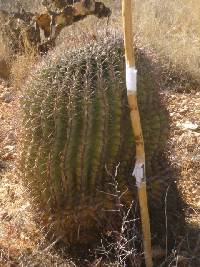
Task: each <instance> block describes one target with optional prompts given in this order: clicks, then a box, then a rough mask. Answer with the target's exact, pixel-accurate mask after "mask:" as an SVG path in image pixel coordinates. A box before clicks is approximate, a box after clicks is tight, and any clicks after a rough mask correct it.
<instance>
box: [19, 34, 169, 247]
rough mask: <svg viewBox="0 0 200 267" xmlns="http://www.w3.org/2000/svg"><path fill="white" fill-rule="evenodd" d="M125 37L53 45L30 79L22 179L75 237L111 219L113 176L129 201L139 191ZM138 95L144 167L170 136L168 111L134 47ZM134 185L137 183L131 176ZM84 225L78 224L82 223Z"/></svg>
mask: <svg viewBox="0 0 200 267" xmlns="http://www.w3.org/2000/svg"><path fill="white" fill-rule="evenodd" d="M124 65H125V62H124V51H123V42H122V40H121V38H118V37H114V36H111V37H109V38H106V40H103V41H102V40H100V41H98V42H97V41H93V42H90V43H89V44H87V45H85V47H84V48H80V49H76V50H73V49H72V50H70V51H67V52H66V51H63V52H62V50H61V52H58V51H56V52H55V53H54V54H52V55H51V56H50V58H48V59H46V60H44V62H43V63H42V64H41V66H40V67H38V69H37V70H36V71H35V72H34V73H33V74H32V76H31V77H30V78H29V80H28V81H27V83H26V86H25V90H24V94H23V98H22V111H23V125H24V127H23V138H22V156H21V166H22V170H23V173H24V181H25V184H26V186H27V187H28V188H29V190H30V194H31V195H32V196H33V199H34V201H35V203H36V204H37V206H38V208H39V209H40V210H41V213H42V214H43V217H42V216H41V218H43V219H41V223H42V221H43V223H44V224H45V225H46V226H48V224H51V223H52V224H53V225H54V233H55V235H64V236H65V237H66V239H67V240H68V241H70V242H72V240H74V235H77V233H79V238H80V239H81V238H82V239H84V240H88V238H85V237H86V236H87V234H88V233H89V232H90V231H91V230H94V229H96V228H98V227H100V225H101V223H102V224H103V221H106V219H107V215H106V212H105V211H104V210H106V209H112V208H113V207H114V205H115V199H114V197H112V190H111V189H108V188H110V186H109V184H110V183H112V182H113V177H114V176H115V171H116V167H117V166H118V174H117V176H116V179H117V180H118V183H119V189H120V190H121V191H123V190H126V189H127V188H128V193H127V194H125V195H124V199H123V201H124V203H129V202H130V201H131V200H132V198H133V194H132V192H133V191H134V190H133V189H132V188H131V186H130V181H131V180H134V178H132V177H131V173H132V171H133V167H134V160H135V145H134V138H133V133H132V129H131V123H130V117H129V109H128V103H127V96H126V87H125V80H124V77H125V71H124ZM137 68H138V102H139V109H140V113H141V121H142V128H143V134H144V140H145V148H146V159H147V171H148V172H150V166H151V159H152V157H153V156H154V155H156V154H157V153H159V152H160V151H161V150H162V148H163V145H164V143H165V142H164V141H165V139H166V127H165V125H166V120H165V118H166V116H165V111H164V109H163V107H162V105H161V104H160V101H159V96H158V94H157V91H156V87H155V83H154V79H153V76H152V73H151V65H150V63H149V61H148V59H147V57H146V56H145V55H144V54H142V52H141V51H139V50H138V51H137ZM132 184H133V183H132ZM78 229H79V230H78Z"/></svg>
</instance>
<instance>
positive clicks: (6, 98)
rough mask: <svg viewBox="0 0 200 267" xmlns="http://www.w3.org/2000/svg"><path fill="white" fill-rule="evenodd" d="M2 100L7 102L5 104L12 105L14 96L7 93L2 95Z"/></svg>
mask: <svg viewBox="0 0 200 267" xmlns="http://www.w3.org/2000/svg"><path fill="white" fill-rule="evenodd" d="M0 98H1V99H2V100H3V101H4V102H5V103H10V102H11V101H12V100H13V96H12V94H11V93H10V92H5V93H3V94H1V96H0Z"/></svg>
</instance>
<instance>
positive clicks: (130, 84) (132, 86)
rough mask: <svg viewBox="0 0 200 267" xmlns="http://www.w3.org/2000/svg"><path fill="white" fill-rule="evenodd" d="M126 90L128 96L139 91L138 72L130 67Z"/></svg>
mask: <svg viewBox="0 0 200 267" xmlns="http://www.w3.org/2000/svg"><path fill="white" fill-rule="evenodd" d="M126 88H127V94H134V93H135V92H136V91H137V70H136V69H135V67H130V66H129V65H126Z"/></svg>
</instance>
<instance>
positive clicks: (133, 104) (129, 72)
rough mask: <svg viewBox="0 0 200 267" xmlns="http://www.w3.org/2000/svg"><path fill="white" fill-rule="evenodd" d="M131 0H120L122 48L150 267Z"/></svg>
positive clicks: (144, 240)
mask: <svg viewBox="0 0 200 267" xmlns="http://www.w3.org/2000/svg"><path fill="white" fill-rule="evenodd" d="M132 11H133V10H132V0H122V15H123V27H124V46H125V57H126V87H127V96H128V103H129V108H130V116H131V123H132V128H133V134H134V138H135V144H136V163H135V168H134V171H133V175H134V176H135V178H136V184H137V188H138V196H139V204H140V216H141V221H142V232H143V247H144V256H145V263H146V267H152V266H153V262H152V250H151V231H150V222H149V212H148V206H147V193H146V176H145V150H144V141H143V135H142V128H141V122H140V114H139V110H138V104H137V83H136V79H137V70H136V69H135V57H134V49H133V25H132Z"/></svg>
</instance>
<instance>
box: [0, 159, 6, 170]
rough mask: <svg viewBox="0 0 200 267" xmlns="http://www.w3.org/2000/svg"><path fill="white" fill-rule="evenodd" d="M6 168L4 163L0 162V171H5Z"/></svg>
mask: <svg viewBox="0 0 200 267" xmlns="http://www.w3.org/2000/svg"><path fill="white" fill-rule="evenodd" d="M6 167H7V164H6V162H4V161H2V160H0V171H1V170H3V169H6Z"/></svg>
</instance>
